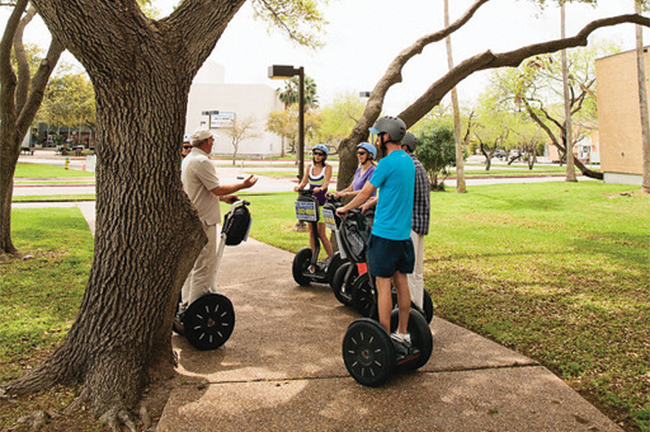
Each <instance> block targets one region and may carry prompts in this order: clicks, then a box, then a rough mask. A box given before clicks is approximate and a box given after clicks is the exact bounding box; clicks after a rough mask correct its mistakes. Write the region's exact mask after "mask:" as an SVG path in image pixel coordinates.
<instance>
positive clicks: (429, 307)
mask: <svg viewBox="0 0 650 432" xmlns="http://www.w3.org/2000/svg"><path fill="white" fill-rule="evenodd" d="M422 303H423V306H424V319H426V320H427V324H431V320H432V319H433V301H432V300H431V294H429V291H427V290H424V298H423V302H422Z"/></svg>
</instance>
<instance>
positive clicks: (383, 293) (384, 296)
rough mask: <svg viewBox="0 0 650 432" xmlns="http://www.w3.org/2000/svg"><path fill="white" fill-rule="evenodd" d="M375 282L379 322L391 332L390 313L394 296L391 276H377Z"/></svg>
mask: <svg viewBox="0 0 650 432" xmlns="http://www.w3.org/2000/svg"><path fill="white" fill-rule="evenodd" d="M375 284H376V288H377V311H378V312H379V323H380V324H381V325H382V326H383V327H384V328H385V329H386V331H388V332H389V333H390V313H391V311H392V309H393V298H392V296H391V294H390V278H383V277H379V276H377V277H376V278H375Z"/></svg>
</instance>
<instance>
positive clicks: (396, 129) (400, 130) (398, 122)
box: [368, 116, 406, 143]
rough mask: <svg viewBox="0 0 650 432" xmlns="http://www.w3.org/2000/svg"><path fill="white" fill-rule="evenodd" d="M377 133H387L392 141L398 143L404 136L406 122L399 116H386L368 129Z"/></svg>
mask: <svg viewBox="0 0 650 432" xmlns="http://www.w3.org/2000/svg"><path fill="white" fill-rule="evenodd" d="M368 130H369V131H370V132H372V133H373V134H375V135H379V134H380V133H387V134H388V136H389V137H390V141H391V142H394V143H398V142H400V141H401V140H402V138H404V134H405V133H406V124H405V123H404V122H403V121H402V119H401V118H399V117H391V116H384V117H382V118H380V119H379V120H377V121H376V122H375V125H374V126H373V127H371V128H369V129H368Z"/></svg>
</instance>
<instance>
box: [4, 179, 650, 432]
mask: <svg viewBox="0 0 650 432" xmlns="http://www.w3.org/2000/svg"><path fill="white" fill-rule="evenodd" d="M629 190H630V188H629V187H625V186H611V185H603V184H601V183H595V182H585V183H580V184H577V185H575V184H566V183H563V182H560V183H546V184H536V185H498V186H497V185H495V186H480V187H478V186H477V187H470V188H469V193H468V194H466V195H458V194H454V193H434V194H432V221H433V222H432V230H431V234H429V236H428V237H427V249H426V264H425V267H426V274H425V278H426V281H427V289H428V290H429V291H430V292H431V293H432V297H433V299H434V301H435V303H436V306H437V308H436V313H437V315H438V316H441V317H443V318H446V319H448V320H450V321H452V322H455V323H458V324H460V325H462V326H464V327H467V328H469V329H471V330H473V331H476V332H477V333H480V334H482V335H484V336H487V337H489V338H491V339H493V340H496V341H497V342H499V343H501V344H503V345H506V346H508V347H509V348H512V349H515V350H516V351H519V352H522V353H523V354H526V355H529V356H530V357H533V358H535V359H536V360H539V361H541V362H542V363H544V364H545V365H546V366H548V367H549V368H550V369H552V370H553V371H555V372H556V373H557V374H558V375H559V376H560V377H562V378H563V379H564V380H565V381H566V382H568V383H569V384H570V385H571V386H572V387H573V388H574V389H576V390H578V391H579V392H580V393H581V394H582V395H583V396H585V397H587V398H588V399H589V400H590V401H592V402H593V403H595V404H596V405H597V406H598V407H599V408H600V409H601V410H603V411H604V412H605V413H606V414H607V415H609V416H610V417H611V418H613V419H614V420H615V421H617V422H618V423H619V424H621V425H623V426H624V427H625V428H626V429H627V430H630V431H632V430H643V431H647V430H648V420H647V419H648V406H649V404H648V394H649V392H648V382H649V381H648V377H649V376H648V373H649V372H648V364H649V362H648V359H649V357H650V355H649V350H650V348H649V347H648V343H647V341H648V340H649V335H648V331H649V330H648V329H647V322H648V321H649V320H650V313H649V311H648V303H650V302H648V295H649V291H650V290H649V289H648V288H649V287H648V283H649V282H648V273H649V264H648V262H649V260H648V258H649V254H650V252H649V251H648V249H649V237H650V236H649V231H650V228H649V227H648V224H647V220H648V219H649V218H650V199H649V198H647V197H645V196H641V195H637V194H636V193H632V194H621V192H626V191H629ZM294 199H295V194H292V193H284V194H269V195H256V196H251V197H250V198H249V201H251V203H252V205H251V206H252V208H251V211H252V212H253V214H254V218H255V223H254V224H253V231H252V233H251V235H252V236H253V237H255V238H257V239H258V240H262V241H264V242H266V243H270V244H274V245H276V246H279V247H282V248H284V249H287V250H290V251H294V252H295V251H297V250H298V249H299V248H300V247H303V246H305V245H306V244H308V240H307V236H306V234H305V233H298V232H295V231H293V227H294V225H295V219H294V216H293V200H294ZM14 212H15V213H14V218H13V220H14V241H15V242H16V243H17V244H18V246H19V248H20V249H21V250H22V251H23V252H25V253H30V254H32V255H33V256H34V258H33V259H31V260H26V261H21V260H15V261H14V260H11V261H8V262H3V263H1V266H2V267H0V268H1V269H2V281H1V282H0V283H1V284H2V285H0V288H1V290H2V297H3V302H2V304H1V305H0V308H3V310H2V311H1V312H2V315H3V316H5V317H7V319H6V320H3V321H2V322H0V339H2V340H3V341H5V340H7V341H9V340H10V339H9V338H12V339H11V340H13V341H14V342H15V343H14V342H12V343H8V344H4V345H3V347H2V351H0V353H1V354H0V376H2V380H5V379H8V378H10V377H11V376H15V375H16V374H19V373H22V370H24V369H26V368H29V367H33V366H35V365H36V364H37V363H38V362H39V361H41V360H42V359H43V358H45V357H46V356H47V355H48V354H49V352H51V350H52V349H53V348H54V347H55V345H56V344H57V343H58V342H60V341H61V340H62V338H63V336H64V334H65V333H66V332H67V330H68V329H69V326H70V324H71V322H72V320H73V319H74V315H75V313H76V312H75V311H76V308H77V307H78V304H79V302H80V299H81V295H82V292H83V289H84V287H85V283H86V280H87V277H88V271H89V266H90V263H91V260H92V237H91V236H90V233H89V232H88V229H87V226H86V225H85V221H84V220H83V218H82V217H81V215H80V213H79V212H78V210H77V209H76V208H71V209H47V210H42V209H16V210H14ZM61 227H63V228H61ZM287 271H289V270H287ZM52 289H59V290H63V291H62V292H61V294H60V295H59V294H54V295H47V296H46V297H44V295H43V294H45V293H48V292H50V290H52ZM5 299H7V300H6V301H5ZM52 299H56V300H57V301H56V302H53V301H52ZM73 397H74V391H72V392H71V391H70V390H69V389H55V390H53V391H51V392H47V393H45V394H42V395H37V396H36V397H30V398H25V399H21V402H20V403H19V404H16V405H17V406H13V405H12V406H10V407H9V410H5V409H4V407H3V410H0V411H2V412H3V414H1V415H0V429H1V428H4V427H5V426H6V427H10V426H11V424H13V423H12V422H13V421H15V419H16V418H17V417H19V416H20V415H24V414H25V413H28V412H30V411H31V410H33V409H34V406H35V404H41V405H40V406H44V407H45V408H40V409H48V408H47V407H48V406H49V407H52V406H59V405H62V404H65V402H66V401H70V400H71V399H72V398H73ZM0 403H2V404H5V402H0ZM48 404H49V405H48ZM54 409H56V408H54ZM58 409H60V407H59V408H58ZM79 415H81V414H79ZM62 421H67V420H62ZM76 421H85V422H90V423H88V424H87V428H86V429H84V430H94V429H93V428H94V427H98V426H96V425H94V423H92V420H90V419H85V420H84V419H77V420H76ZM98 430H99V429H98Z"/></svg>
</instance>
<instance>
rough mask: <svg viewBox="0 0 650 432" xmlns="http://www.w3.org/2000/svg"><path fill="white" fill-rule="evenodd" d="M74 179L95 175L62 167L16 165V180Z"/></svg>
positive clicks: (21, 163)
mask: <svg viewBox="0 0 650 432" xmlns="http://www.w3.org/2000/svg"><path fill="white" fill-rule="evenodd" d="M74 177H95V173H93V172H90V171H78V170H71V169H64V168H62V167H56V166H51V165H44V164H39V163H24V162H18V164H16V173H15V174H14V179H21V178H74Z"/></svg>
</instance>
